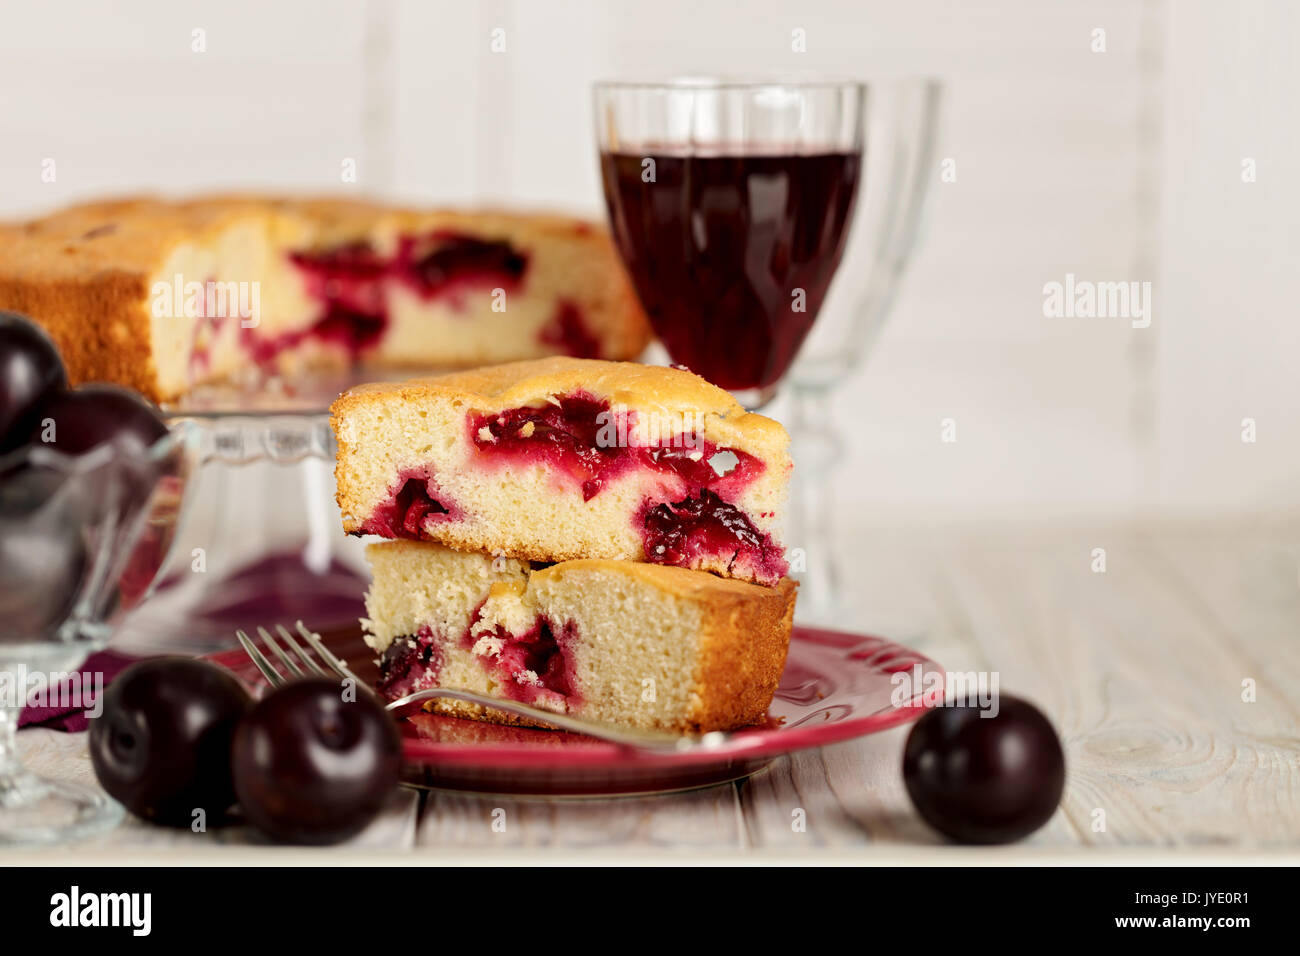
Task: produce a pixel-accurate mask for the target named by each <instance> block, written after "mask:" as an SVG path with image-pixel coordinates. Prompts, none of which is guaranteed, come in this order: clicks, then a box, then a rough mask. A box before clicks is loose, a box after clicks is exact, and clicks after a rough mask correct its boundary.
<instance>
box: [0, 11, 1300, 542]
mask: <svg viewBox="0 0 1300 956" xmlns="http://www.w3.org/2000/svg"><path fill="white" fill-rule="evenodd" d="M1298 26H1300V8H1298V6H1297V5H1296V4H1289V3H1282V2H1278V3H1256V2H1241V3H1209V2H1173V3H1168V2H1158V0H1149V2H1093V3H1083V2H1077V3H1076V2H1042V0H1006V2H994V3H971V2H957V0H952V2H934V0H929V2H911V3H902V2H895V3H886V2H862V0H844V2H829V0H828V2H817V0H803V2H775V0H754V2H741V0H734V2H726V3H724V2H709V0H685V2H683V0H656V2H652V3H650V2H642V3H637V2H628V0H607V2H596V0H514V2H511V0H492V2H484V3H478V4H475V3H470V2H416V0H377V2H368V3H363V2H355V3H341V2H305V0H304V2H298V0H294V2H275V3H272V2H268V0H260V2H259V0H223V2H220V3H215V2H214V3H186V2H177V0H139V2H134V3H91V2H84V3H58V2H50V3H40V4H36V3H27V2H24V3H16V2H6V3H4V4H3V5H2V6H0V215H4V216H6V217H16V216H23V215H27V214H34V213H39V212H43V211H45V210H47V209H51V208H53V207H55V206H57V205H59V204H62V203H65V202H69V201H72V200H77V199H83V198H93V197H99V196H101V195H103V194H105V193H128V192H139V191H149V192H167V193H181V192H185V191H194V190H207V189H213V188H218V187H220V188H229V187H257V188H277V189H284V190H295V191H303V190H308V191H317V192H319V191H330V192H337V191H350V192H354V193H366V194H370V195H379V196H386V197H392V198H399V199H406V200H410V201H415V202H437V203H476V202H503V201H509V202H518V203H522V204H527V205H533V206H548V207H555V208H562V209H574V210H578V211H584V212H588V213H591V214H593V215H599V214H601V208H600V201H599V195H600V194H599V185H598V172H597V168H596V163H595V153H594V144H593V133H592V128H591V118H590V104H589V99H590V85H591V82H592V81H593V80H594V79H597V78H601V77H607V76H617V75H627V74H636V75H643V74H647V73H655V74H668V73H676V72H694V73H699V72H713V73H717V72H745V73H762V72H776V71H789V70H812V71H825V72H833V73H849V74H853V75H859V76H862V77H863V78H868V79H869V78H872V77H877V76H890V75H897V74H908V73H933V74H936V75H939V76H941V77H943V78H944V79H946V80H947V81H948V83H949V86H950V101H949V104H948V110H947V124H946V128H945V130H944V136H943V146H942V147H941V150H940V154H941V155H942V156H944V157H951V158H952V159H953V160H955V163H956V170H957V180H956V182H952V183H941V182H939V179H938V171H937V170H936V171H935V186H934V189H935V202H934V204H933V206H932V208H931V218H930V222H929V226H928V229H927V236H926V240H925V243H924V245H923V247H922V249H921V250H920V252H919V253H918V256H917V258H916V260H915V262H914V267H913V269H912V271H911V274H910V276H909V278H908V281H907V284H906V287H905V289H904V293H903V296H902V298H901V300H900V301H899V303H898V306H897V309H896V311H895V313H894V315H893V317H892V320H891V322H890V325H889V327H888V328H887V329H886V331H885V333H884V335H883V337H882V339H881V340H880V343H879V345H878V347H877V349H876V350H875V351H874V353H873V354H872V355H871V358H870V361H869V362H868V364H866V365H865V366H864V367H863V368H861V369H859V371H858V373H857V374H856V375H855V376H854V378H853V379H852V380H851V381H849V382H848V383H847V384H846V385H845V387H844V388H843V389H842V390H841V392H840V393H839V395H838V398H837V410H838V411H837V417H838V420H839V423H840V426H841V428H842V429H843V430H844V433H845V434H846V435H847V436H848V438H847V441H848V446H847V449H848V453H849V462H848V463H847V465H846V466H845V467H844V468H843V469H842V470H841V471H840V473H839V475H838V478H837V488H838V492H839V494H840V496H841V498H842V499H844V500H845V501H852V503H853V504H852V505H851V506H850V507H852V509H853V510H854V511H855V512H856V513H857V514H858V515H861V516H863V517H865V518H867V520H884V519H885V518H887V517H892V516H894V515H896V514H900V513H902V514H906V515H907V516H909V520H910V519H911V518H914V517H916V516H923V517H926V518H933V519H935V520H944V521H952V520H978V519H987V518H989V517H991V516H992V517H1018V518H1023V519H1025V520H1033V521H1037V520H1040V519H1046V518H1048V517H1061V516H1065V517H1071V518H1073V517H1080V516H1083V517H1091V516H1093V515H1118V516H1120V517H1139V518H1163V517H1182V516H1188V515H1194V516H1204V515H1223V516H1228V517H1231V518H1233V519H1234V520H1236V519H1239V518H1242V517H1245V516H1252V517H1251V520H1260V521H1268V520H1270V519H1271V518H1272V517H1275V516H1276V515H1278V514H1280V513H1282V512H1289V513H1295V512H1296V511H1297V510H1300V493H1298V492H1297V487H1298V486H1300V442H1297V435H1300V388H1297V384H1296V380H1297V372H1296V369H1297V364H1298V363H1297V359H1298V358H1300V347H1298V346H1300V332H1298V331H1297V322H1300V314H1298V312H1300V310H1298V309H1297V306H1296V301H1295V298H1294V297H1293V295H1292V293H1291V283H1292V281H1293V277H1294V276H1295V275H1296V273H1297V269H1296V266H1295V263H1296V259H1297V251H1300V243H1297V240H1296V222H1297V219H1298V218H1300V185H1297V171H1298V170H1300V142H1298V138H1300V134H1298V133H1297V122H1296V120H1297V111H1296V107H1295V100H1296V98H1297V93H1298V92H1300V57H1297V55H1296V54H1295V51H1294V49H1293V47H1294V43H1295V41H1296V39H1297V37H1298V36H1300V30H1298V29H1297V27H1298ZM497 27H500V28H502V29H504V30H505V31H506V32H505V36H506V51H505V52H504V53H497V54H494V53H492V52H491V51H490V49H489V43H490V37H491V32H492V30H493V29H494V28H497ZM796 28H799V29H803V30H804V31H805V32H806V36H807V52H806V53H802V54H800V53H796V52H793V51H792V49H791V35H792V31H793V30H794V29H796ZM1096 28H1101V29H1104V30H1105V35H1106V51H1105V52H1104V53H1095V52H1092V50H1091V45H1092V42H1093V31H1094V29H1096ZM196 29H201V30H203V31H204V39H205V42H206V50H205V51H204V52H194V51H193V50H192V48H191V47H192V43H193V36H194V34H193V31H194V30H196ZM49 158H52V159H54V160H55V162H56V169H57V180H56V182H54V183H44V182H42V181H41V176H40V174H41V164H42V161H43V160H45V159H49ZM347 158H352V159H355V160H356V161H357V163H358V168H359V178H360V181H359V182H358V183H357V184H344V183H342V182H341V181H340V169H341V164H342V162H343V160H344V159H347ZM1245 158H1251V159H1253V160H1255V162H1256V165H1257V170H1258V173H1257V175H1258V181H1257V182H1254V183H1243V182H1242V178H1241V165H1242V161H1243V159H1245ZM869 175H870V171H869V170H868V176H869ZM852 268H853V263H851V262H847V263H846V264H845V265H844V267H843V269H844V270H852ZM1067 272H1073V273H1074V274H1076V275H1077V276H1078V277H1080V278H1085V279H1092V280H1096V281H1122V280H1148V281H1151V282H1152V283H1153V286H1154V292H1153V295H1154V317H1153V322H1152V325H1151V327H1150V328H1148V329H1133V328H1131V327H1130V325H1129V323H1128V322H1127V321H1126V320H1123V319H1048V318H1045V317H1044V316H1043V314H1042V304H1043V294H1042V287H1043V285H1044V283H1046V282H1051V281H1060V280H1062V279H1063V278H1064V276H1065V274H1066V273H1067ZM944 418H952V419H954V420H955V421H956V423H957V428H958V441H957V442H956V443H953V444H945V443H942V442H941V441H940V422H941V420H942V419H944ZM1243 418H1253V419H1255V421H1256V427H1257V434H1258V440H1257V442H1256V443H1253V444H1248V443H1243V442H1242V440H1241V431H1242V419H1243Z"/></svg>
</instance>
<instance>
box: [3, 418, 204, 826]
mask: <svg viewBox="0 0 1300 956" xmlns="http://www.w3.org/2000/svg"><path fill="white" fill-rule="evenodd" d="M196 438H197V435H196V433H195V430H194V429H193V428H192V427H191V426H189V425H181V426H179V427H176V428H174V429H173V430H172V431H171V432H170V433H169V434H168V435H167V436H165V437H163V438H162V439H160V440H159V441H158V442H156V443H155V444H154V445H152V446H151V447H149V448H147V449H144V450H143V451H141V450H132V449H130V448H127V447H125V446H122V445H118V444H114V443H109V444H105V445H101V446H100V447H98V448H96V449H93V450H92V451H90V452H88V453H86V454H84V455H67V454H64V453H62V452H59V451H56V450H54V449H52V448H48V447H45V446H40V445H37V446H29V447H24V448H20V449H17V450H15V451H12V452H10V453H8V454H6V455H4V456H0V845H14V844H32V843H49V842H58V841H62V840H67V839H72V838H76V837H81V836H85V835H86V834H88V833H92V832H96V831H98V830H100V829H103V828H104V827H106V826H110V825H112V824H113V823H115V822H116V821H117V819H119V818H120V816H121V812H122V811H121V808H120V807H119V806H118V805H117V804H116V803H114V802H113V801H111V800H109V799H108V798H107V797H106V796H104V795H103V794H102V793H100V792H99V791H97V790H95V789H92V788H90V787H84V786H80V785H77V784H72V783H65V782H61V781H52V780H45V779H42V778H40V777H38V776H36V775H35V774H33V773H31V772H30V771H28V770H26V769H25V768H24V767H23V766H22V764H21V763H20V762H19V760H18V757H17V751H16V748H15V739H14V738H15V731H16V729H17V725H18V717H19V715H20V713H21V712H22V709H23V707H24V706H25V705H26V704H28V703H41V702H46V703H48V701H49V699H50V698H51V697H53V696H54V695H59V697H60V700H65V699H71V698H72V697H76V698H78V699H77V700H72V701H71V702H72V703H73V704H74V705H76V706H82V705H84V706H86V707H88V708H92V709H93V705H94V699H93V698H94V694H95V693H96V691H97V690H101V689H102V686H103V684H102V680H101V681H98V682H96V681H95V680H94V679H93V675H91V677H90V678H89V679H86V678H84V677H76V678H73V679H71V680H69V678H70V677H71V676H72V675H74V674H75V673H76V669H77V668H78V667H79V666H80V665H81V664H82V663H83V662H84V661H85V659H86V658H87V657H88V656H89V655H90V654H91V653H93V652H94V651H97V650H100V649H101V648H103V647H104V646H105V645H106V644H107V643H108V639H109V637H110V635H111V634H112V633H113V629H114V626H115V624H116V623H117V622H118V621H119V620H120V619H121V617H122V615H123V614H124V612H126V611H127V610H128V609H129V608H131V607H133V606H134V605H136V604H139V603H140V602H141V601H142V600H143V599H144V598H145V597H147V596H148V595H149V594H150V592H151V590H152V588H153V584H154V580H155V578H156V577H157V574H158V571H159V569H160V568H161V567H162V566H163V565H164V564H165V563H166V560H167V557H168V554H169V552H170V550H171V546H172V543H173V541H174V540H175V536H176V531H177V527H178V526H179V524H180V523H181V519H182V516H183V514H184V505H185V502H186V494H185V492H186V488H187V485H188V481H189V478H190V475H191V474H192V472H193V470H194V465H195V462H196V450H197V442H196Z"/></svg>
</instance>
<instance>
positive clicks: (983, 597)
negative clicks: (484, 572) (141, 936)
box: [19, 523, 1300, 859]
mask: <svg viewBox="0 0 1300 956" xmlns="http://www.w3.org/2000/svg"><path fill="white" fill-rule="evenodd" d="M1298 532H1300V528H1298V527H1297V526H1296V524H1295V523H1290V524H1282V525H1277V524H1274V525H1264V524H1261V525H1257V526H1253V527H1250V528H1240V527H1237V528H1234V527H1230V526H1227V525H1223V526H1217V525H1191V526H1174V527H1169V526H1165V527H1161V528H1159V529H1156V530H1145V531H1144V530H1141V529H1138V528H1132V527H1129V528H1125V527H1116V526H1112V527H1107V528H1103V529H1100V530H1099V529H1096V528H1083V527H1080V528H1053V529H1049V530H1021V531H1007V530H1005V529H998V530H994V529H987V528H986V529H980V528H969V529H961V530H944V529H920V530H918V529H902V528H900V529H893V530H891V529H874V530H873V533H872V536H871V546H870V547H869V548H861V549H859V550H860V551H861V552H863V553H861V554H859V555H858V556H856V557H855V558H854V561H853V563H852V564H851V565H846V571H847V572H848V573H847V577H848V579H849V585H850V587H849V591H850V595H851V600H852V607H851V609H850V611H849V612H848V620H849V622H850V625H851V626H853V627H857V628H859V629H864V630H873V631H876V632H878V633H885V634H888V635H889V636H891V637H894V638H896V639H899V640H902V641H904V642H905V643H909V644H911V645H913V646H915V647H917V648H918V649H919V650H921V651H923V652H924V653H926V654H928V655H930V656H932V657H934V658H935V659H936V660H938V661H940V662H941V663H942V664H943V665H944V666H945V667H946V668H948V669H950V670H955V671H965V670H994V671H996V672H997V673H998V676H999V683H1000V689H1001V691H1002V692H1003V693H1010V694H1018V695H1022V696H1026V697H1029V698H1031V699H1033V700H1035V701H1036V702H1038V703H1039V705H1040V706H1042V707H1043V709H1044V710H1045V711H1046V712H1047V713H1048V714H1049V716H1050V717H1051V718H1052V720H1053V722H1054V723H1055V724H1056V726H1057V729H1058V731H1059V732H1060V733H1061V736H1062V739H1063V741H1064V742H1065V746H1066V751H1067V760H1068V765H1069V781H1068V785H1067V790H1066V795H1065V799H1064V801H1063V803H1062V808H1061V812H1059V813H1058V814H1057V815H1056V816H1055V817H1054V818H1053V820H1052V821H1051V822H1050V823H1049V824H1048V826H1046V827H1044V828H1043V829H1042V830H1041V831H1039V832H1038V833H1036V834H1034V835H1033V837H1031V838H1030V839H1029V840H1027V841H1025V842H1024V843H1021V844H1018V845H1017V846H1016V847H1015V848H1014V849H1013V850H1012V851H1011V852H1012V853H1013V854H1025V855H1040V856H1041V855H1042V854H1045V853H1050V852H1052V851H1054V850H1068V849H1070V848H1078V847H1099V848H1101V847H1111V848H1119V847H1127V848H1182V849H1183V850H1184V851H1193V850H1219V849H1232V850H1236V849H1240V850H1275V849H1292V850H1294V849H1296V848H1297V846H1300V734H1298V732H1297V726H1300V696H1298V695H1297V692H1296V690H1295V688H1296V687H1297V686H1300V640H1297V638H1298V637H1300V634H1298V633H1297V631H1298V630H1300V574H1298V564H1300V559H1298V554H1300V552H1298V550H1297V546H1296V542H1297V540H1300V535H1298ZM1099 547H1101V548H1105V549H1106V570H1105V572H1104V573H1098V572H1096V571H1094V570H1093V549H1094V548H1099ZM1247 679H1249V680H1253V681H1254V682H1255V693H1256V699H1255V701H1254V702H1253V703H1250V702H1246V701H1244V700H1243V699H1242V689H1243V684H1242V682H1243V681H1244V680H1247ZM905 739H906V729H905V728H899V729H895V730H892V731H889V732H886V733H882V734H877V735H874V736H871V737H866V738H862V739H859V740H855V741H848V742H845V743H842V744H837V745H835V746H832V747H827V748H824V749H821V750H814V751H807V752H803V753H799V754H794V755H791V756H789V757H785V758H781V759H779V760H777V761H776V762H775V763H774V764H773V765H772V766H771V767H769V768H768V769H767V770H766V771H764V772H762V773H761V774H758V775H757V776H755V777H753V778H751V779H750V780H748V781H744V782H741V783H736V784H727V785H723V786H718V787H713V788H709V789H705V790H699V791H694V792H690V793H684V794H675V795H669V796H662V797H634V798H622V799H608V800H544V799H525V798H516V797H500V796H498V797H493V796H479V795H470V794H459V793H450V792H433V793H428V794H424V795H420V794H416V793H414V792H412V791H408V790H404V791H402V792H401V793H400V794H399V795H397V796H396V797H395V798H394V801H393V805H392V806H391V808H390V809H389V810H388V812H387V813H386V814H384V815H383V816H382V817H381V818H380V819H379V820H378V821H376V822H375V824H374V825H373V826H372V827H370V829H369V830H367V831H366V832H365V833H363V834H362V835H361V836H359V837H358V838H357V839H356V840H355V841H353V842H354V847H353V848H354V849H359V850H366V851H376V852H381V853H382V852H393V851H408V850H414V851H415V853H416V854H417V855H419V854H421V853H448V852H455V851H461V850H464V851H472V852H493V851H500V852H512V853H524V854H529V853H543V854H546V853H550V854H557V853H565V854H577V855H578V856H579V857H581V855H582V854H584V853H585V854H604V853H608V852H609V851H610V850H618V849H624V850H638V851H643V852H648V853H657V852H667V853H669V854H680V855H682V856H698V855H700V854H706V855H707V854H710V853H721V854H733V853H740V854H746V855H753V854H762V853H764V852H767V853H772V854H774V855H785V854H791V853H794V854H800V855H802V854H810V853H811V854H814V855H815V854H816V853H817V852H823V853H824V852H828V851H870V852H874V853H876V854H877V855H880V854H882V853H886V852H888V853H889V854H890V855H891V858H895V859H896V858H897V856H896V855H897V853H899V852H902V853H903V854H904V857H903V858H904V859H906V858H907V857H906V854H907V853H908V852H913V853H915V854H917V855H918V857H924V855H925V854H927V853H929V852H931V851H932V850H934V849H935V848H936V847H937V846H938V845H939V841H938V840H937V839H936V838H935V837H934V835H933V834H932V833H931V832H930V831H929V830H928V829H927V828H926V827H925V825H924V824H923V823H922V822H921V821H920V820H919V819H918V818H917V817H916V815H915V814H914V813H913V812H912V810H911V807H910V805H909V803H908V800H907V797H906V793H905V791H904V789H903V784H902V779H901V775H900V773H899V765H900V762H901V752H902V747H903V742H904V740H905ZM19 742H20V747H21V749H22V751H23V752H24V754H25V755H26V758H27V759H28V761H29V762H30V764H31V765H32V767H33V769H36V770H38V771H40V772H43V773H48V774H52V775H55V776H58V777H61V778H65V779H78V780H83V781H89V780H90V779H91V776H90V771H89V765H88V761H87V758H86V753H85V741H84V736H78V735H67V734H58V733H54V732H52V731H45V730H29V731H23V732H22V733H21V734H20V736H19ZM1099 811H1100V812H1099ZM262 842H263V841H261V840H260V838H259V837H257V836H256V835H254V834H251V833H250V832H249V831H248V829H247V828H246V827H240V826H234V827H226V828H223V829H218V830H214V831H213V832H210V833H207V834H191V833H188V832H184V833H175V832H172V831H167V830H159V829H156V828H152V827H148V826H144V825H142V824H139V823H134V822H128V823H126V824H124V825H123V826H122V827H120V828H118V829H117V830H116V831H114V832H112V833H109V834H107V835H105V836H102V837H100V838H98V839H97V840H95V841H92V842H91V844H90V845H89V846H88V847H87V848H88V849H89V848H91V847H95V848H120V849H126V848H136V849H142V850H148V849H163V848H175V849H181V848H196V847H204V848H206V847H209V846H212V845H214V844H221V845H237V844H253V845H260V844H261V843H262ZM873 848H874V850H873Z"/></svg>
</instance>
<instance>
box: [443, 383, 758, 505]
mask: <svg viewBox="0 0 1300 956" xmlns="http://www.w3.org/2000/svg"><path fill="white" fill-rule="evenodd" d="M467 423H468V429H469V435H470V440H471V441H472V442H473V444H474V447H475V448H476V449H477V450H478V452H479V454H480V455H482V456H483V457H484V458H486V459H488V460H496V461H503V460H514V461H519V462H529V461H542V462H545V463H546V464H547V465H549V466H550V467H552V468H554V469H557V470H559V471H562V472H564V473H566V474H568V475H570V476H572V478H573V479H574V480H575V481H576V482H578V483H579V484H580V485H581V488H582V499H583V500H584V501H590V500H591V499H592V498H594V497H596V495H598V494H600V492H601V491H602V490H603V489H604V488H605V487H606V485H607V484H608V483H609V482H610V481H612V480H613V479H615V478H617V477H619V476H620V475H623V474H625V473H626V472H627V471H629V470H631V469H633V468H645V469H647V470H650V471H655V472H659V473H661V474H667V473H671V474H674V475H676V476H678V477H679V478H681V479H682V481H683V482H684V483H685V485H686V486H687V487H688V488H690V489H694V490H698V489H701V488H714V489H715V490H716V489H718V488H725V489H726V490H727V491H728V492H729V493H734V492H735V491H737V490H739V489H741V488H743V487H744V486H745V485H747V484H748V483H749V482H750V481H752V480H753V479H754V478H756V477H757V476H758V475H759V474H760V473H761V472H762V471H763V467H764V466H763V462H762V461H761V460H760V459H758V458H755V457H754V456H753V455H750V454H747V453H746V452H743V451H737V450H736V449H733V448H719V447H718V446H717V445H715V444H713V443H712V442H709V441H705V440H704V439H702V438H699V436H687V435H684V434H673V435H669V436H666V437H659V438H658V439H657V441H656V442H655V443H654V444H645V445H639V444H633V443H632V441H631V439H632V436H633V435H634V434H635V425H636V413H635V412H632V411H615V410H613V409H612V408H611V407H610V404H609V402H608V401H607V400H605V399H599V398H596V397H594V396H592V395H587V394H584V393H581V392H575V393H572V394H569V395H564V396H560V397H557V398H556V399H555V400H554V402H552V403H548V404H547V405H544V406H542V407H541V408H532V407H527V406H525V407H520V408H511V409H507V410H505V411H502V412H498V413H496V414H494V415H483V414H475V413H470V415H469V417H468V419H467ZM688 438H689V439H690V440H688ZM720 456H721V457H720ZM728 456H729V457H730V458H732V459H734V462H733V463H732V464H731V466H730V467H729V468H727V469H726V470H725V471H723V472H721V473H720V472H719V470H718V468H717V467H715V464H714V463H715V462H717V461H720V460H721V458H722V457H728Z"/></svg>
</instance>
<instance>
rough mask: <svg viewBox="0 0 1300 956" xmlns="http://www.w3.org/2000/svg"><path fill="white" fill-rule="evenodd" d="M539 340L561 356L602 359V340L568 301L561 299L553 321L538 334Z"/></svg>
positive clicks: (580, 311)
mask: <svg viewBox="0 0 1300 956" xmlns="http://www.w3.org/2000/svg"><path fill="white" fill-rule="evenodd" d="M537 340H538V341H539V342H541V343H542V344H543V345H549V346H550V347H551V348H553V349H555V350H556V351H557V352H559V353H560V354H561V355H572V356H573V357H574V358H591V359H598V358H600V339H598V338H597V337H596V335H595V334H594V333H593V332H592V331H591V329H590V328H588V326H587V320H586V318H585V317H584V316H583V314H582V309H580V308H578V306H576V305H575V304H574V303H572V302H570V301H569V300H568V299H561V300H560V302H559V304H558V305H557V306H556V308H555V314H554V315H553V316H551V320H550V321H549V322H547V323H546V324H545V325H544V326H542V328H541V331H540V332H538V333H537Z"/></svg>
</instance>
